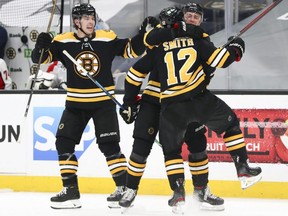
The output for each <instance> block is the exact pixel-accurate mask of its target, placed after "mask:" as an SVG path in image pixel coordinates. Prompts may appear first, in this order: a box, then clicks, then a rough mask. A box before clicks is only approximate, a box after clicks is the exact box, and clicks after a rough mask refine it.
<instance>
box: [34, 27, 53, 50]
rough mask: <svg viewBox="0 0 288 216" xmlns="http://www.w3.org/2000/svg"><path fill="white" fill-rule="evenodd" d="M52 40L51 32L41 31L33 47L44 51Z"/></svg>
mask: <svg viewBox="0 0 288 216" xmlns="http://www.w3.org/2000/svg"><path fill="white" fill-rule="evenodd" d="M52 40H53V35H52V34H51V33H46V32H42V33H40V34H39V36H38V38H37V41H36V45H35V47H36V48H38V49H39V50H42V49H44V51H45V52H46V51H48V50H49V48H50V45H51V42H52Z"/></svg>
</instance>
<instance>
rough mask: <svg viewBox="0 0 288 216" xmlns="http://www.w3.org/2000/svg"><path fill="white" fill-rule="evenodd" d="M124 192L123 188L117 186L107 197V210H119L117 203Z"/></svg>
mask: <svg viewBox="0 0 288 216" xmlns="http://www.w3.org/2000/svg"><path fill="white" fill-rule="evenodd" d="M124 191H125V186H117V187H116V190H115V191H114V192H113V193H112V194H110V196H109V197H107V202H108V207H109V208H120V206H119V201H120V199H121V198H122V196H123V194H124Z"/></svg>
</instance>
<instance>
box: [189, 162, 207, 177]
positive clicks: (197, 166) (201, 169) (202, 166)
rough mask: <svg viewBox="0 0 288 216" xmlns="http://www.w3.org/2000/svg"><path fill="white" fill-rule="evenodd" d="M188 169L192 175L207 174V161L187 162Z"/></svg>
mask: <svg viewBox="0 0 288 216" xmlns="http://www.w3.org/2000/svg"><path fill="white" fill-rule="evenodd" d="M189 169H190V173H191V174H192V175H200V174H205V173H208V159H205V160H203V161H199V162H189Z"/></svg>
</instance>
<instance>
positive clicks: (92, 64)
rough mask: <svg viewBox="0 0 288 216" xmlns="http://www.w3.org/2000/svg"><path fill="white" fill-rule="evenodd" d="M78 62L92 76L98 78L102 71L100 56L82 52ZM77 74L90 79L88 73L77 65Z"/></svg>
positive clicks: (77, 59) (75, 66)
mask: <svg viewBox="0 0 288 216" xmlns="http://www.w3.org/2000/svg"><path fill="white" fill-rule="evenodd" d="M76 61H77V62H78V63H79V64H80V65H81V66H82V67H83V68H84V69H85V70H86V71H87V72H88V73H89V74H90V75H91V76H92V77H94V76H96V75H97V74H98V73H99V71H100V67H101V65H100V61H99V58H98V56H97V55H96V54H95V53H93V52H90V51H85V52H81V53H80V54H79V55H78V56H77V57H76ZM74 70H75V71H76V73H77V74H78V75H79V76H80V77H82V78H86V79H88V77H87V76H86V71H83V70H82V69H81V68H80V67H78V66H77V65H74Z"/></svg>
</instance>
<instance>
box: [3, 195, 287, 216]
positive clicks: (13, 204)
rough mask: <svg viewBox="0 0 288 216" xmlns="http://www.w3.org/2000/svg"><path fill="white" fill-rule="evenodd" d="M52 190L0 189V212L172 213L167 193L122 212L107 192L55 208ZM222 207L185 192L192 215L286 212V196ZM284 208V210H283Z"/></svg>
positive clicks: (232, 201) (64, 215) (230, 201)
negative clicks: (209, 206)
mask: <svg viewBox="0 0 288 216" xmlns="http://www.w3.org/2000/svg"><path fill="white" fill-rule="evenodd" d="M52 195H54V193H38V192H37V193H32V192H12V191H5V190H2V191H1V190H0V216H21V215H27V216H102V215H103V216H109V215H133V216H140V215H141V216H143V215H156V216H160V215H163V216H164V215H165V216H167V215H175V214H173V213H172V212H171V209H170V207H168V205H167V201H168V199H169V198H170V197H169V196H150V195H149V196H148V195H138V196H137V197H136V199H135V202H134V207H132V208H130V209H129V210H128V211H126V212H125V213H124V214H121V209H109V208H108V207H107V203H106V197H107V195H103V194H81V203H82V208H80V209H69V210H55V209H51V208H50V206H49V199H50V197H51V196H52ZM224 199H225V210H224V211H220V212H215V211H204V210H200V209H199V206H198V204H197V203H196V201H194V200H193V199H192V196H191V195H189V194H187V197H186V203H185V206H184V207H183V210H184V215H194V216H198V215H199V216H238V215H239V216H271V215H287V212H288V200H287V199H250V198H224ZM285 212H286V213H285Z"/></svg>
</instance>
